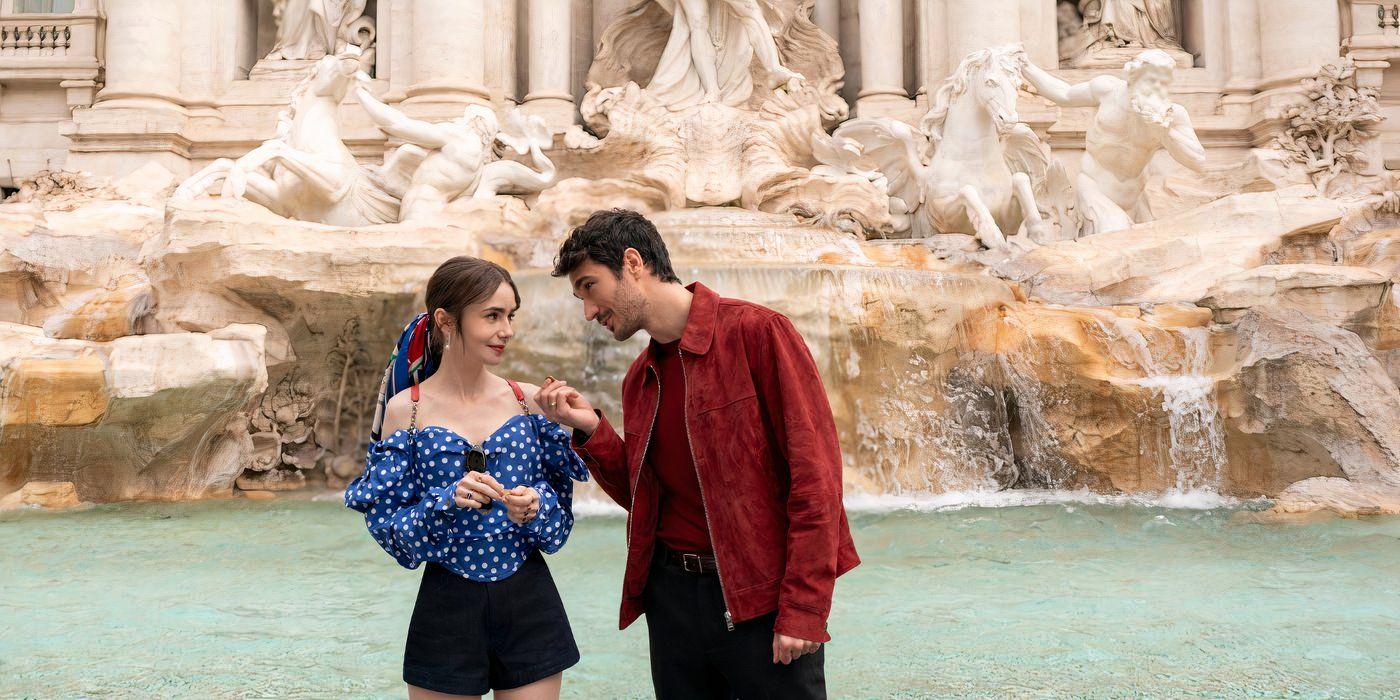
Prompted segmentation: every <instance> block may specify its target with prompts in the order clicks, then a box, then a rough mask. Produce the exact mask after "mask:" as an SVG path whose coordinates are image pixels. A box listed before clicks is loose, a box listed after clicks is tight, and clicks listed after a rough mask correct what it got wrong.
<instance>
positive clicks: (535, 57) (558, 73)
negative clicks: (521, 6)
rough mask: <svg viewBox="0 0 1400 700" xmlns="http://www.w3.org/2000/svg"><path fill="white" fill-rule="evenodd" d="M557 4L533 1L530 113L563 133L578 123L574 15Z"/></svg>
mask: <svg viewBox="0 0 1400 700" xmlns="http://www.w3.org/2000/svg"><path fill="white" fill-rule="evenodd" d="M561 5H565V4H564V3H560V2H557V0H530V31H529V37H530V47H529V52H530V54H529V57H530V60H529V71H530V92H529V93H528V94H526V95H525V106H524V109H525V111H526V112H527V113H529V114H532V115H538V116H540V117H541V118H543V119H544V121H545V123H546V124H548V125H549V127H550V129H552V130H554V131H563V130H564V129H567V128H568V127H569V126H570V125H571V124H573V123H574V96H573V91H572V90H571V89H570V88H571V86H570V83H569V74H570V67H571V66H570V63H571V59H572V56H573V44H572V41H571V40H572V37H573V30H572V27H571V23H572V19H573V16H572V13H571V12H569V8H568V7H567V6H562V7H561Z"/></svg>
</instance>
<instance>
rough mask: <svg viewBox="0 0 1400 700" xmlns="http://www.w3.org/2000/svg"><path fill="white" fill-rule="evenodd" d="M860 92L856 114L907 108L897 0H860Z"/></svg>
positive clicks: (873, 114) (885, 113)
mask: <svg viewBox="0 0 1400 700" xmlns="http://www.w3.org/2000/svg"><path fill="white" fill-rule="evenodd" d="M859 10H860V93H859V94H858V95H857V100H856V114H857V115H858V116H862V117H878V116H888V115H890V114H892V113H896V112H902V111H904V110H906V109H908V108H909V106H910V104H911V103H910V100H909V96H908V94H907V93H906V92H905V91H904V7H903V3H901V2H900V0H860V3H859Z"/></svg>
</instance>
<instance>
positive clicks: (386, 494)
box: [345, 430, 458, 569]
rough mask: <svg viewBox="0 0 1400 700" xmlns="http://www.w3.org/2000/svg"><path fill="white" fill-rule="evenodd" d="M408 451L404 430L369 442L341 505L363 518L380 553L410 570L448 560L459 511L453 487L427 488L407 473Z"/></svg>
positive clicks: (409, 447)
mask: <svg viewBox="0 0 1400 700" xmlns="http://www.w3.org/2000/svg"><path fill="white" fill-rule="evenodd" d="M411 449H412V446H411V445H410V444H409V442H408V435H407V433H406V432H405V431H402V430H399V431H396V432H394V433H393V434H391V435H389V436H387V437H385V438H384V439H383V440H380V441H379V442H374V443H371V444H370V446H369V452H368V453H367V454H366V456H365V471H364V473H363V474H361V475H360V476H359V478H357V479H355V480H354V481H352V482H350V485H349V486H347V487H346V488H345V505H346V506H347V507H349V508H353V509H355V510H357V511H359V512H361V513H364V514H365V525H367V526H368V527H369V532H370V534H371V535H373V536H374V540H375V541H376V542H378V543H379V546H380V547H383V548H384V551H386V552H388V553H389V554H391V555H393V557H394V559H395V560H396V561H398V563H399V564H400V565H401V566H404V567H407V568H409V569H414V568H417V567H418V565H419V564H422V563H423V562H425V561H441V560H443V559H444V558H446V556H447V554H448V551H449V547H450V545H449V543H448V539H449V535H450V532H449V530H450V529H451V527H452V524H453V523H454V522H455V520H456V517H457V510H458V509H457V506H456V504H455V503H453V501H452V492H453V490H454V488H453V485H448V486H438V487H433V488H426V489H425V488H421V487H420V486H419V485H418V483H417V481H418V480H417V479H414V478H413V476H412V475H411V474H409V469H410V467H409V465H410V460H411V459H412V457H411V453H410V452H409V450H411Z"/></svg>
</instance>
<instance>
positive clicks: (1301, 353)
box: [1221, 309, 1400, 495]
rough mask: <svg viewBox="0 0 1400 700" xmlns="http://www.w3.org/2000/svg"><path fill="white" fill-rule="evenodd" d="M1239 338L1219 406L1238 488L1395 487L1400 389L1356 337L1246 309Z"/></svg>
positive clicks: (1287, 312) (1289, 313) (1298, 318)
mask: <svg viewBox="0 0 1400 700" xmlns="http://www.w3.org/2000/svg"><path fill="white" fill-rule="evenodd" d="M1237 333H1238V346H1237V348H1236V349H1235V356H1236V359H1235V366H1236V368H1235V369H1234V370H1232V375H1233V376H1232V377H1231V379H1230V381H1229V383H1228V386H1226V387H1224V388H1223V391H1222V399H1221V402H1222V410H1223V412H1224V414H1225V415H1226V417H1227V420H1226V431H1227V434H1228V440H1227V442H1228V445H1229V448H1230V461H1231V464H1233V465H1236V467H1237V469H1236V473H1237V475H1238V478H1239V479H1240V481H1241V483H1242V484H1246V485H1249V486H1252V487H1253V488H1254V489H1257V490H1258V491H1260V492H1262V493H1266V494H1271V495H1272V494H1274V493H1278V492H1281V491H1283V490H1284V489H1285V487H1287V486H1288V485H1289V484H1290V483H1292V482H1295V481H1302V480H1304V479H1308V478H1311V477H1314V476H1326V477H1335V478H1344V479H1348V480H1350V481H1352V482H1355V483H1356V484H1358V485H1360V486H1366V487H1371V486H1377V487H1379V486H1384V487H1387V488H1394V487H1400V389H1397V388H1396V386H1395V384H1394V383H1393V382H1392V381H1390V378H1389V377H1388V376H1386V373H1385V370H1384V368H1383V367H1382V366H1381V364H1380V363H1379V362H1378V361H1377V360H1376V359H1375V357H1373V356H1372V355H1371V353H1370V351H1369V349H1368V348H1367V347H1366V345H1365V344H1364V343H1363V342H1362V341H1361V339H1360V338H1359V337H1357V336H1356V334H1354V333H1352V332H1350V331H1346V330H1343V329H1339V328H1335V327H1332V326H1329V325H1327V324H1326V323H1324V322H1320V321H1318V320H1315V319H1313V318H1309V317H1308V316H1305V315H1303V314H1302V313H1301V312H1298V311H1295V310H1291V309H1277V310H1271V311H1268V312H1260V311H1250V312H1248V313H1246V314H1245V315H1244V317H1243V318H1241V320H1240V321H1239V323H1238V329H1237Z"/></svg>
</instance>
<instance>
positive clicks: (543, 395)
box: [535, 377, 598, 435]
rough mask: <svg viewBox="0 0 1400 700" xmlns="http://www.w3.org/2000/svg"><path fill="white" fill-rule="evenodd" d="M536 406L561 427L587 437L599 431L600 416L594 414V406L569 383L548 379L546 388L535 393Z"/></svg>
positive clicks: (541, 388) (552, 378) (543, 387)
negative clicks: (581, 432) (580, 432)
mask: <svg viewBox="0 0 1400 700" xmlns="http://www.w3.org/2000/svg"><path fill="white" fill-rule="evenodd" d="M535 404H536V405H538V406H539V407H540V412H541V413H543V414H544V417H545V418H548V419H550V420H552V421H554V422H555V423H558V424H559V425H563V426H568V427H570V428H573V429H574V430H580V431H583V433H584V434H585V435H592V434H593V431H594V430H597V429H598V414H597V413H594V412H593V405H592V404H590V403H588V399H585V398H583V394H580V393H578V390H577V389H575V388H573V387H571V386H569V383H568V382H565V381H561V380H558V379H555V378H554V377H550V378H548V379H546V380H545V383H544V386H542V387H540V390H539V391H538V392H536V393H535Z"/></svg>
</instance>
